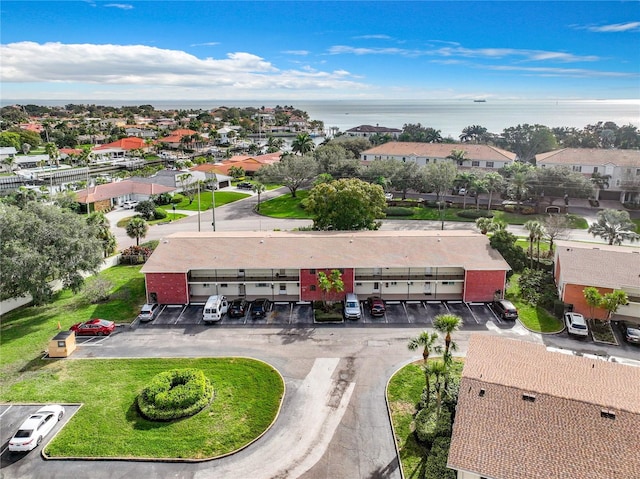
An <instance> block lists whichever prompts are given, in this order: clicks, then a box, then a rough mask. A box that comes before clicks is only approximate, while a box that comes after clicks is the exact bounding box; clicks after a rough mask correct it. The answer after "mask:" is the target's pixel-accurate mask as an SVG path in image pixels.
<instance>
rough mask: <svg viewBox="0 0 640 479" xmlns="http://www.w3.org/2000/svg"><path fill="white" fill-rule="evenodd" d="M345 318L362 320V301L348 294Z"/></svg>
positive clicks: (345, 301)
mask: <svg viewBox="0 0 640 479" xmlns="http://www.w3.org/2000/svg"><path fill="white" fill-rule="evenodd" d="M344 317H345V318H346V319H360V301H358V296H356V295H355V294H353V293H348V294H347V297H346V298H345V300H344Z"/></svg>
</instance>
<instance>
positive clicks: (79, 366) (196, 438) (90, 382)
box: [3, 358, 284, 459]
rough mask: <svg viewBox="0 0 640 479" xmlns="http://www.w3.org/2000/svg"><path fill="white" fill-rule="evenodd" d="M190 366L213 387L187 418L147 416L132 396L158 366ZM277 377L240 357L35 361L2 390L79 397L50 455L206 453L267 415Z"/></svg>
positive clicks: (43, 397) (231, 446)
mask: <svg viewBox="0 0 640 479" xmlns="http://www.w3.org/2000/svg"><path fill="white" fill-rule="evenodd" d="M175 368H198V369H201V370H203V371H204V373H205V375H206V376H207V377H208V378H209V380H211V382H212V384H213V386H214V398H213V401H212V402H211V404H210V405H209V406H208V407H206V408H205V409H204V410H202V411H200V412H199V413H198V414H196V415H195V416H191V417H189V418H184V419H181V420H176V421H170V422H157V421H148V420H146V419H144V418H142V417H141V416H140V415H139V414H138V413H137V409H136V406H135V401H136V397H137V395H138V394H139V393H140V391H142V389H143V388H144V387H145V386H147V385H148V383H149V381H150V380H151V379H152V378H153V377H154V376H155V375H156V374H158V373H159V372H162V371H167V370H170V369H175ZM283 395H284V382H283V380H282V378H281V376H280V375H279V374H278V372H277V371H276V370H275V369H273V368H272V367H271V366H269V365H268V364H266V363H263V362H260V361H257V360H253V359H246V358H197V359H126V360H124V359H113V360H82V361H65V360H57V361H46V362H41V364H39V365H38V367H37V368H36V369H35V370H33V371H32V374H31V376H30V377H29V378H28V379H26V380H24V381H21V382H18V383H16V384H14V385H13V386H12V387H11V388H8V389H7V390H6V391H5V392H4V393H3V400H5V401H9V402H29V403H32V402H42V403H47V402H48V403H51V402H53V403H83V406H82V407H81V408H80V409H79V411H78V412H77V413H76V414H75V415H74V416H73V417H72V418H71V420H70V421H69V423H68V424H67V425H66V426H65V427H64V428H63V429H62V431H61V432H60V433H59V434H58V435H57V436H56V438H55V439H54V440H53V441H52V442H51V444H49V445H48V447H47V449H46V453H47V454H49V455H51V456H54V457H141V458H144V457H156V458H193V459H200V458H209V457H216V456H219V455H222V454H227V453H229V452H232V451H235V450H236V449H238V448H241V447H243V446H245V445H246V444H248V443H250V442H251V441H252V440H254V439H255V438H256V437H258V436H259V435H260V434H262V433H263V432H264V431H265V430H266V429H267V428H268V427H269V425H270V424H271V423H272V422H273V421H274V419H275V417H276V414H277V413H278V410H279V408H280V403H281V401H282V397H283Z"/></svg>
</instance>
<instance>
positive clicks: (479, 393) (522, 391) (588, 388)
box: [447, 334, 640, 479]
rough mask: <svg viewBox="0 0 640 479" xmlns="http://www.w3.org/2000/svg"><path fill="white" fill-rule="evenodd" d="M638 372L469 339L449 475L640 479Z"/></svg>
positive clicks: (501, 341)
mask: <svg viewBox="0 0 640 479" xmlns="http://www.w3.org/2000/svg"><path fill="white" fill-rule="evenodd" d="M638 431H640V368H638V367H634V366H629V365H623V364H617V363H614V362H607V361H603V360H602V359H595V358H588V357H578V356H574V355H570V354H562V353H560V352H553V351H549V350H547V348H546V347H545V346H544V345H542V344H535V343H530V342H525V341H519V340H515V339H507V338H504V337H499V336H495V335H483V334H475V335H472V336H471V338H470V341H469V349H468V351H467V355H466V358H465V362H464V369H463V371H462V380H461V382H460V392H459V395H458V405H457V408H456V415H455V421H454V424H453V435H452V438H451V448H450V450H449V458H448V463H447V466H448V467H449V468H451V469H454V470H456V471H457V477H458V479H481V478H487V479H489V478H490V479H523V478H526V479H550V478H580V479H616V478H619V479H630V478H633V477H638V474H639V472H638V471H640V454H638Z"/></svg>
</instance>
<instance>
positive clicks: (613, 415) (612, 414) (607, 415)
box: [600, 409, 616, 419]
mask: <svg viewBox="0 0 640 479" xmlns="http://www.w3.org/2000/svg"><path fill="white" fill-rule="evenodd" d="M600 417H603V418H605V419H615V418H616V413H615V412H614V411H611V410H609V409H602V410H600Z"/></svg>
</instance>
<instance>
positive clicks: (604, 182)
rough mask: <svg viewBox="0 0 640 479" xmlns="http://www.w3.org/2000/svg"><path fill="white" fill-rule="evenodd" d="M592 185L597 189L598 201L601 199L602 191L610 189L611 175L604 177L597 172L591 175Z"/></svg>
mask: <svg viewBox="0 0 640 479" xmlns="http://www.w3.org/2000/svg"><path fill="white" fill-rule="evenodd" d="M590 179H591V183H593V185H594V186H595V187H596V201H598V200H599V199H600V190H606V189H607V188H609V180H610V179H611V175H603V174H602V173H598V172H597V171H596V172H594V173H592V174H591V178H590Z"/></svg>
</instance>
